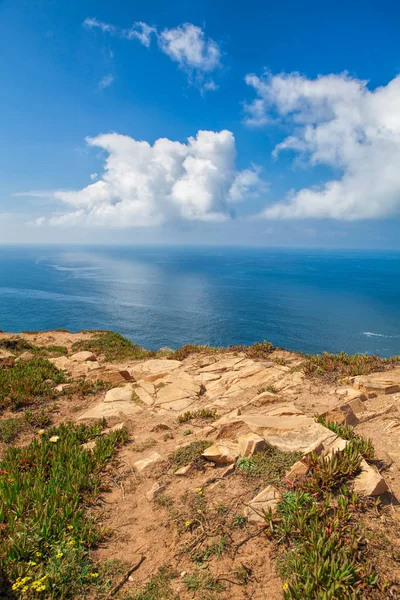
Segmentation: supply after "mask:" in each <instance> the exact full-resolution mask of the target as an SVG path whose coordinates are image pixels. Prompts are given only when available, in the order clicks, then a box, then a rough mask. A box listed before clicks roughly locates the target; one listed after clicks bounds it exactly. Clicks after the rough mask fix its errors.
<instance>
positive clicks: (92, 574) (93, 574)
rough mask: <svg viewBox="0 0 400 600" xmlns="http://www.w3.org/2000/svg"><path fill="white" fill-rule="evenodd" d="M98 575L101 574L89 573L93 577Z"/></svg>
mask: <svg viewBox="0 0 400 600" xmlns="http://www.w3.org/2000/svg"><path fill="white" fill-rule="evenodd" d="M98 576H99V574H98V573H89V577H93V579H95V578H96V577H98Z"/></svg>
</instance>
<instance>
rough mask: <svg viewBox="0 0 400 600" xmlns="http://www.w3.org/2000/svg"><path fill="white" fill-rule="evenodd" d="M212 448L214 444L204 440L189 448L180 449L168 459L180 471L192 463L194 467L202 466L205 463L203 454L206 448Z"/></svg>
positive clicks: (188, 446) (193, 443) (189, 445)
mask: <svg viewBox="0 0 400 600" xmlns="http://www.w3.org/2000/svg"><path fill="white" fill-rule="evenodd" d="M210 446H212V442H209V441H206V440H202V441H199V442H192V443H191V444H188V445H187V446H182V448H178V449H177V450H175V452H173V453H172V454H170V455H169V457H168V459H169V461H170V463H171V465H172V466H173V468H175V469H179V468H180V467H185V466H186V465H189V464H190V463H193V464H194V465H197V466H201V465H202V464H203V463H204V460H203V458H202V456H201V455H202V453H203V452H204V450H206V448H209V447H210Z"/></svg>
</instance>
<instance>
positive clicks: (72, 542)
mask: <svg viewBox="0 0 400 600" xmlns="http://www.w3.org/2000/svg"><path fill="white" fill-rule="evenodd" d="M67 546H75V542H74V540H70V541H69V542H67Z"/></svg>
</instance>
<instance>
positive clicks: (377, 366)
mask: <svg viewBox="0 0 400 600" xmlns="http://www.w3.org/2000/svg"><path fill="white" fill-rule="evenodd" d="M305 358H306V360H305V362H304V363H303V370H304V373H305V374H306V375H308V376H312V375H326V376H330V377H331V378H333V379H342V378H345V377H353V376H355V375H368V374H369V373H372V372H373V371H385V370H387V369H390V368H392V367H394V366H395V365H396V364H399V362H400V356H392V357H391V358H381V357H379V356H370V355H369V354H346V353H345V352H339V353H338V354H330V353H329V352H324V353H323V354H316V355H315V356H312V355H309V354H307V355H306V357H305Z"/></svg>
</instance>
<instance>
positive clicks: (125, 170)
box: [38, 130, 265, 227]
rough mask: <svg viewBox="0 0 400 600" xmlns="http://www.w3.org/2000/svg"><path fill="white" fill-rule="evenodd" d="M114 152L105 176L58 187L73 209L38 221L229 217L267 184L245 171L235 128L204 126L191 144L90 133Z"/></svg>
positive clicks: (114, 222) (117, 222)
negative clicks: (237, 163) (240, 164)
mask: <svg viewBox="0 0 400 600" xmlns="http://www.w3.org/2000/svg"><path fill="white" fill-rule="evenodd" d="M87 142H88V144H89V145H90V146H93V147H96V148H101V149H102V150H104V151H105V152H107V158H106V160H105V165H104V173H103V174H102V176H101V177H100V178H99V179H98V180H97V181H95V182H94V183H91V184H90V185H88V186H86V187H85V188H83V189H81V190H75V191H66V190H60V191H56V192H53V194H52V197H53V199H55V200H57V201H58V202H59V203H61V204H66V205H68V206H69V207H71V210H70V211H67V212H66V213H65V214H61V215H60V214H58V213H57V214H56V215H54V216H52V217H51V218H50V219H46V220H44V219H43V217H42V218H40V219H39V220H38V224H43V223H44V222H47V223H51V224H85V225H100V226H106V227H139V226H152V225H160V224H161V223H164V222H166V221H168V220H187V221H223V220H226V219H228V218H230V217H231V214H232V209H231V206H230V204H231V203H233V202H239V201H241V200H244V199H245V198H246V197H249V196H252V195H254V194H255V193H257V191H263V190H264V189H265V183H264V182H263V181H262V179H261V178H260V176H259V173H258V170H257V168H256V167H253V168H252V169H247V170H245V171H241V172H238V171H237V170H236V167H235V159H236V148H235V140H234V137H233V134H232V133H231V132H230V131H226V130H225V131H220V132H213V131H199V132H198V133H197V135H196V137H190V138H188V140H187V143H181V142H174V141H171V140H169V139H166V138H160V139H158V140H156V141H155V143H154V145H150V144H149V143H148V142H145V141H137V140H135V139H133V138H131V137H129V136H124V135H120V134H117V133H109V134H104V135H99V136H97V137H95V138H88V139H87Z"/></svg>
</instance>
